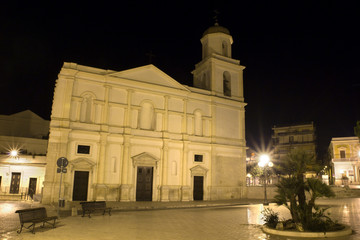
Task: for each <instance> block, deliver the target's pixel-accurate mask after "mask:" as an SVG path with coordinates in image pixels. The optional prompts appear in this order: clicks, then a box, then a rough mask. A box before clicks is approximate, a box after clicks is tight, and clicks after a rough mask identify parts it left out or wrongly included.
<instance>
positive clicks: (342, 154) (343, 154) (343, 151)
mask: <svg viewBox="0 0 360 240" xmlns="http://www.w3.org/2000/svg"><path fill="white" fill-rule="evenodd" d="M340 158H346V153H345V150H340Z"/></svg>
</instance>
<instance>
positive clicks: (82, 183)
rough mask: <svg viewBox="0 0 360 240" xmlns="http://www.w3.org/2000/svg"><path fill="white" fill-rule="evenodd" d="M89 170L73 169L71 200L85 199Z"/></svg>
mask: <svg viewBox="0 0 360 240" xmlns="http://www.w3.org/2000/svg"><path fill="white" fill-rule="evenodd" d="M88 183H89V172H88V171H75V174H74V189H73V201H87V195H88Z"/></svg>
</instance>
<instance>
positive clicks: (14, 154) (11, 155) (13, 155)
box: [10, 150, 19, 157]
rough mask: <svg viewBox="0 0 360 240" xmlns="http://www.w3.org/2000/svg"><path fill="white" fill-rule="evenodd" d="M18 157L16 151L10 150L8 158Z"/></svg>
mask: <svg viewBox="0 0 360 240" xmlns="http://www.w3.org/2000/svg"><path fill="white" fill-rule="evenodd" d="M17 156H19V152H18V150H11V151H10V157H17Z"/></svg>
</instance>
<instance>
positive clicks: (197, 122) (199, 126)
mask: <svg viewBox="0 0 360 240" xmlns="http://www.w3.org/2000/svg"><path fill="white" fill-rule="evenodd" d="M194 132H195V135H196V136H202V135H203V120H202V113H201V111H200V110H195V112H194Z"/></svg>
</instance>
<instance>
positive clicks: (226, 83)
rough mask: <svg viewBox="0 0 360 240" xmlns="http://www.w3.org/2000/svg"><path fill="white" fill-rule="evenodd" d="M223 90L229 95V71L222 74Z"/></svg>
mask: <svg viewBox="0 0 360 240" xmlns="http://www.w3.org/2000/svg"><path fill="white" fill-rule="evenodd" d="M223 91H224V95H225V96H228V97H231V76H230V73H229V72H224V74H223Z"/></svg>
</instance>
